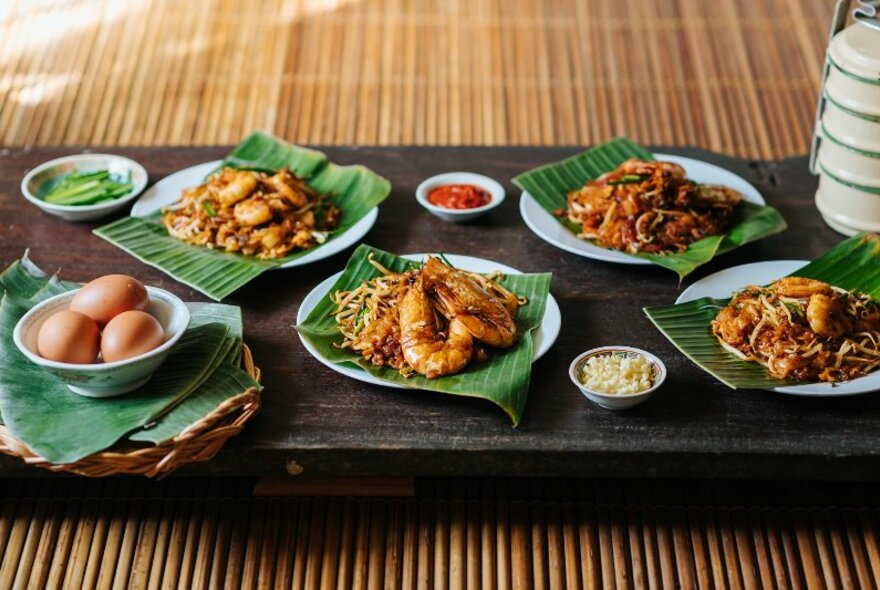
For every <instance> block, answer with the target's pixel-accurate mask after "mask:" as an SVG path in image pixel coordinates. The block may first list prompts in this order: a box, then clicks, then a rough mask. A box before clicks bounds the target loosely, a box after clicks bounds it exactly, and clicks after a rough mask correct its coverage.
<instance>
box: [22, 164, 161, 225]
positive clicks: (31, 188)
mask: <svg viewBox="0 0 880 590" xmlns="http://www.w3.org/2000/svg"><path fill="white" fill-rule="evenodd" d="M98 170H108V171H109V172H110V173H111V174H118V175H120V176H123V177H125V176H127V175H128V173H129V172H131V182H132V184H133V185H134V186H133V187H132V189H131V191H130V192H129V193H128V194H126V195H123V196H121V197H117V198H115V199H110V200H109V201H102V202H100V203H95V204H94V205H56V204H53V203H47V202H46V201H44V200H43V198H42V197H43V196H45V195H46V193H48V192H49V187H50V185H51V184H52V181H53V180H54V179H56V178H59V177H61V176H63V175H65V174H69V173H71V172H97V171H98ZM147 180H148V176H147V170H146V169H145V168H144V167H143V166H141V165H140V164H138V163H137V162H135V161H134V160H132V159H131V158H126V157H124V156H115V155H113V154H75V155H72V156H65V157H63V158H56V159H54V160H49V161H48V162H45V163H43V164H40V165H39V166H37V167H36V168H34V169H33V170H31V171H30V172H28V173H27V175H26V176H25V177H24V180H22V181H21V194H22V195H24V198H25V199H27V200H28V201H30V202H31V203H33V204H34V205H36V206H37V207H39V208H40V209H42V210H43V211H45V212H46V213H49V214H50V215H55V216H58V217H60V218H61V219H66V220H67V221H92V220H94V219H99V218H101V217H106V216H107V215H110V214H111V213H113V212H115V211H118V210H120V209H122V208H123V207H125V206H126V205H127V204H128V203H130V202H131V201H132V200H133V199H135V198H136V197H137V196H138V195H139V194H141V192H143V190H144V188H146V186H147Z"/></svg>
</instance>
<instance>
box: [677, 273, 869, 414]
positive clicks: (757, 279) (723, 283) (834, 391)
mask: <svg viewBox="0 0 880 590" xmlns="http://www.w3.org/2000/svg"><path fill="white" fill-rule="evenodd" d="M806 264H807V261H805V260H769V261H767V262H754V263H752V264H742V265H740V266H734V267H731V268H726V269H724V270H721V271H718V272H716V273H714V274H711V275H709V276H707V277H705V278H702V279H700V280H699V281H697V282H696V283H694V284H693V285H691V286H690V287H688V288H687V289H685V290H684V291H683V292H682V294H681V295H679V296H678V299H676V300H675V302H676V303H687V302H688V301H693V300H694V299H699V298H701V297H713V298H715V299H722V298H725V297H730V296H731V295H733V293H734V292H735V291H738V290H739V289H742V288H743V287H745V286H747V285H766V284H768V283H772V282H773V281H775V280H776V279H779V278H782V277H784V276H787V275H790V274H791V273H793V272H794V271H796V270H797V269H799V268H802V267H803V266H805V265H806ZM877 390H880V372H874V373H871V374H870V375H866V376H865V377H859V378H858V379H853V380H852V381H847V382H845V383H840V384H838V385H836V386H832V385H831V384H830V383H809V384H807V385H791V386H787V387H774V388H773V389H772V390H770V391H777V392H779V393H788V394H791V395H807V396H813V397H826V396H827V397H837V396H844V395H858V394H861V393H870V392H872V391H877Z"/></svg>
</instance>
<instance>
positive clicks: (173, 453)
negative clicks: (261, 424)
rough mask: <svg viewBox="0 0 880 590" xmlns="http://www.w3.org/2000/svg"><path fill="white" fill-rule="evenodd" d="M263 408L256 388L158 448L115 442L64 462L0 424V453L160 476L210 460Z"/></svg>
mask: <svg viewBox="0 0 880 590" xmlns="http://www.w3.org/2000/svg"><path fill="white" fill-rule="evenodd" d="M241 351H242V368H243V369H244V370H245V372H247V374H248V375H249V376H250V377H251V378H252V379H253V380H254V381H256V382H257V383H259V382H260V379H261V376H262V375H261V371H260V369H259V367H257V366H256V365H255V364H254V358H253V354H252V353H251V350H250V348H249V347H248V345H247V344H245V343H244V342H242V344H241ZM261 405H262V398H261V395H260V390H259V389H258V388H256V387H250V388H248V389H246V390H245V391H243V392H241V393H239V394H238V395H235V396H233V397H231V398H228V399H226V400H224V401H223V402H222V403H221V404H220V405H218V406H217V407H216V408H214V409H213V410H212V411H211V412H210V413H208V414H207V415H205V416H203V417H202V418H201V419H200V420H198V421H196V422H193V423H192V424H190V425H189V426H187V427H186V428H185V429H184V430H183V431H181V432H180V433H179V434H178V435H177V436H175V437H174V438H172V439H170V440H168V441H165V442H163V443H161V444H158V445H153V446H146V447H144V446H137V447H134V446H132V445H131V444H128V445H126V444H118V445H114V446H113V447H110V448H109V449H105V450H103V451H99V452H97V453H94V454H92V455H89V456H87V457H83V458H82V459H80V460H79V461H75V462H73V463H65V464H57V463H51V462H49V461H47V460H46V459H45V458H43V457H42V456H40V455H38V454H37V453H34V452H33V451H32V450H31V449H30V448H28V446H27V445H26V444H25V443H24V442H22V441H20V440H19V439H17V438H16V437H15V436H13V435H12V433H11V432H10V431H9V429H8V428H7V427H6V425H4V424H0V453H3V454H6V455H11V456H13V457H19V458H21V459H22V460H23V461H24V462H25V463H27V464H28V465H34V466H36V467H41V468H43V469H47V470H49V471H53V472H66V473H75V474H77V475H84V476H87V477H105V476H108V475H144V476H146V477H155V478H162V477H165V476H166V475H168V474H169V473H171V472H173V471H174V470H176V469H177V468H178V467H181V466H183V465H185V464H187V463H195V462H198V461H207V460H208V459H211V458H212V457H213V456H214V455H216V454H217V452H218V451H219V450H220V449H221V448H222V447H223V445H224V444H225V443H226V441H227V440H229V439H230V438H232V437H233V436H235V435H236V434H238V433H239V432H241V429H242V428H243V427H244V425H245V424H246V423H247V422H249V421H250V420H251V419H252V418H253V417H254V416H256V415H257V413H258V412H259V411H260V407H261Z"/></svg>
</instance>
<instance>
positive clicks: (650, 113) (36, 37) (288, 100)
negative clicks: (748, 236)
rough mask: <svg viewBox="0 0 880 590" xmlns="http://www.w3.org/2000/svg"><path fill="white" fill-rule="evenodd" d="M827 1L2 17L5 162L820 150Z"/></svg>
mask: <svg viewBox="0 0 880 590" xmlns="http://www.w3.org/2000/svg"><path fill="white" fill-rule="evenodd" d="M833 5H834V2H833V0H798V1H796V2H792V1H786V0H724V1H719V2H714V1H706V0H616V1H613V2H609V1H607V0H259V1H255V0H203V1H199V2H195V1H190V2H180V1H179V0H126V1H125V2H121V1H117V0H40V1H33V0H6V1H4V2H0V145H15V146H21V145H32V144H58V143H65V144H77V143H78V144H101V145H168V144H175V145H193V144H195V145H217V144H230V143H236V142H237V141H239V139H240V138H241V137H243V136H244V135H245V134H246V133H248V132H250V131H252V130H253V129H265V130H268V131H272V132H275V133H277V134H279V135H281V136H283V137H285V138H287V139H290V140H292V141H296V142H301V143H324V144H342V145H350V144H381V145H393V144H441V145H442V144H446V145H458V144H482V145H486V144H494V145H503V144H514V145H516V144H521V145H538V144H540V145H554V144H555V145H575V144H588V143H600V142H602V141H605V140H606V139H608V138H609V137H611V136H613V135H617V134H624V133H625V134H628V135H630V136H631V137H633V138H634V139H636V140H638V141H640V142H642V143H646V144H674V145H698V146H701V147H704V148H707V149H711V150H715V151H720V152H724V153H728V154H733V155H739V156H744V157H752V158H764V159H772V158H781V157H786V156H792V155H799V154H803V153H805V152H806V151H807V149H808V143H809V136H810V133H811V131H812V121H813V116H814V110H815V102H816V94H817V89H818V83H819V76H820V73H821V66H822V59H823V54H824V51H825V44H826V37H827V31H828V26H829V22H830V18H831V10H832V7H833Z"/></svg>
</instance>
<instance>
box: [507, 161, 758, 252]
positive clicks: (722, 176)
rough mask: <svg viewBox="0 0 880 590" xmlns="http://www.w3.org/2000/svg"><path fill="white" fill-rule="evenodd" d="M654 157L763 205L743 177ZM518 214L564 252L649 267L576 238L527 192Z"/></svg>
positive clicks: (698, 163) (699, 163)
mask: <svg viewBox="0 0 880 590" xmlns="http://www.w3.org/2000/svg"><path fill="white" fill-rule="evenodd" d="M654 157H655V158H656V159H658V160H663V161H666V162H673V163H675V164H678V165H679V166H681V167H683V168H684V169H685V172H687V177H688V178H690V179H691V180H694V181H696V182H700V183H709V184H720V185H723V186H727V187H730V188H732V189H734V190H737V191H739V192H740V194H742V196H743V199H744V200H746V201H748V202H750V203H755V204H756V205H765V204H766V202H765V201H764V197H762V196H761V193H759V192H758V189H756V188H755V187H754V186H752V185H751V184H749V183H748V181H746V180H745V179H744V178H743V177H741V176H737V175H736V174H734V173H733V172H730V171H729V170H725V169H724V168H721V167H720V166H716V165H715V164H709V163H708V162H702V161H700V160H694V159H693V158H684V157H681V156H673V155H670V154H654ZM519 213H520V215H521V216H522V218H523V221H525V223H526V225H527V226H528V227H529V229H530V230H532V232H534V233H535V235H537V236H538V237H539V238H541V239H542V240H544V241H545V242H549V243H550V244H553V245H554V246H556V247H557V248H561V249H562V250H565V251H566V252H571V253H572V254H577V255H578V256H584V257H586V258H592V259H594V260H604V261H606V262H616V263H618V264H651V262H649V261H647V260H644V259H642V258H637V257H635V256H630V255H629V254H624V253H623V252H618V251H617V250H611V249H609V248H603V247H601V246H597V245H596V244H593V243H591V242H588V241H586V240H581V239H579V238H578V237H577V236H575V235H574V234H573V233H571V232H570V231H569V230H568V229H566V228H565V227H564V226H563V225H562V224H561V223H559V220H558V219H557V218H555V217H553V215H551V214H550V213H548V212H547V211H545V210H544V208H543V207H541V205H539V204H538V201H536V200H535V198H534V197H533V196H532V195H530V194H529V193H527V192H523V193H522V196H521V197H520V199H519Z"/></svg>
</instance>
